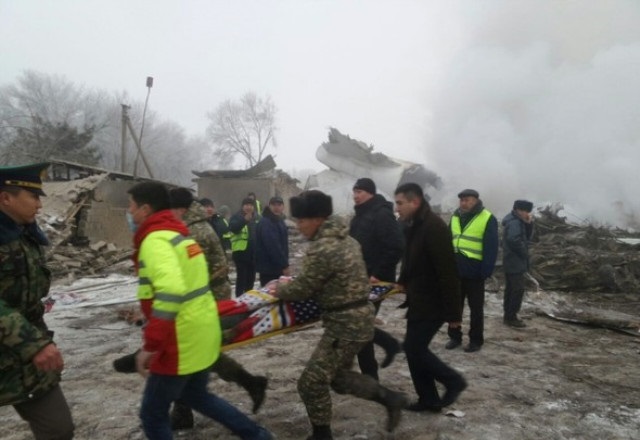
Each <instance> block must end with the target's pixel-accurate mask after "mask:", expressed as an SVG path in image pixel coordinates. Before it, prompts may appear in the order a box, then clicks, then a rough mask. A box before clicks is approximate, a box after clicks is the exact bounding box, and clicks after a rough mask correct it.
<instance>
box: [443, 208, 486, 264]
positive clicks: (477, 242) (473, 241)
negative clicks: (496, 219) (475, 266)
mask: <svg viewBox="0 0 640 440" xmlns="http://www.w3.org/2000/svg"><path fill="white" fill-rule="evenodd" d="M490 218H491V213H490V212H489V211H488V210H487V209H483V210H482V211H481V212H480V213H479V214H477V215H476V216H474V217H473V218H472V219H471V220H470V221H469V223H467V225H466V226H465V227H464V230H462V228H461V227H460V216H458V215H454V216H453V217H452V218H451V235H452V236H453V250H454V252H456V253H459V254H462V255H464V256H465V257H467V258H471V259H473V260H481V261H482V238H483V237H484V231H485V230H486V229H487V223H488V222H489V219H490Z"/></svg>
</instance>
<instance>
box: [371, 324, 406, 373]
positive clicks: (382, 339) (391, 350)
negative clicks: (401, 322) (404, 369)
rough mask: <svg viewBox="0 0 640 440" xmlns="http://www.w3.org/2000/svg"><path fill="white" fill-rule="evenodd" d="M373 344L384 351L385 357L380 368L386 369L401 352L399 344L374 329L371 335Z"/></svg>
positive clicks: (377, 329)
mask: <svg viewBox="0 0 640 440" xmlns="http://www.w3.org/2000/svg"><path fill="white" fill-rule="evenodd" d="M373 342H374V344H376V345H379V346H380V347H382V348H383V349H384V352H385V357H384V360H383V361H382V364H380V367H381V368H387V367H388V366H389V365H391V363H392V362H393V359H394V358H395V357H396V355H397V354H398V353H400V352H401V351H402V345H400V342H399V341H398V340H397V339H396V338H394V337H393V336H391V335H390V334H389V333H387V332H385V331H382V330H380V329H379V328H376V329H375V331H374V334H373Z"/></svg>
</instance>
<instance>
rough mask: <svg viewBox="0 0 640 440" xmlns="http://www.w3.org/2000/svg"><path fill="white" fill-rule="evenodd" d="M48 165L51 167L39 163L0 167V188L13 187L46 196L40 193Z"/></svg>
mask: <svg viewBox="0 0 640 440" xmlns="http://www.w3.org/2000/svg"><path fill="white" fill-rule="evenodd" d="M49 165H51V164H50V163H49V162H41V163H34V164H31V165H20V166H15V167H0V188H2V187H5V186H15V187H18V188H22V189H26V190H27V191H31V192H32V193H36V194H38V195H40V196H45V195H46V194H45V193H44V192H43V191H42V179H43V178H44V177H45V176H46V175H47V168H49Z"/></svg>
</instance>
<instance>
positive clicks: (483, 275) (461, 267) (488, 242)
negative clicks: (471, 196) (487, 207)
mask: <svg viewBox="0 0 640 440" xmlns="http://www.w3.org/2000/svg"><path fill="white" fill-rule="evenodd" d="M483 209H484V206H483V205H482V201H479V202H478V204H477V205H476V206H475V207H474V209H472V210H471V212H468V213H460V210H459V209H457V210H456V211H455V212H454V213H453V215H454V216H455V215H457V216H458V217H460V226H461V227H462V229H463V230H464V228H465V226H466V225H467V224H468V223H469V221H471V219H473V217H475V216H476V215H478V214H479V213H480V212H482V210H483ZM449 227H451V223H449ZM499 245H500V243H499V239H498V220H497V219H496V218H495V217H494V216H493V215H492V216H491V218H489V221H488V222H487V227H486V228H485V230H484V235H483V236H482V260H474V259H473V258H468V257H466V256H465V255H463V254H461V253H456V264H457V265H458V275H459V276H460V278H465V279H470V280H478V279H480V280H486V279H487V278H489V277H490V276H491V274H493V269H494V268H495V265H496V259H497V257H498V247H499Z"/></svg>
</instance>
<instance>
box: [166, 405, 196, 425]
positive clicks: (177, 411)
mask: <svg viewBox="0 0 640 440" xmlns="http://www.w3.org/2000/svg"><path fill="white" fill-rule="evenodd" d="M191 428H193V411H191V408H189V407H188V406H187V405H185V404H184V403H182V402H180V401H179V400H176V401H175V402H173V409H172V410H171V429H173V430H174V431H179V430H181V429H191Z"/></svg>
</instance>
